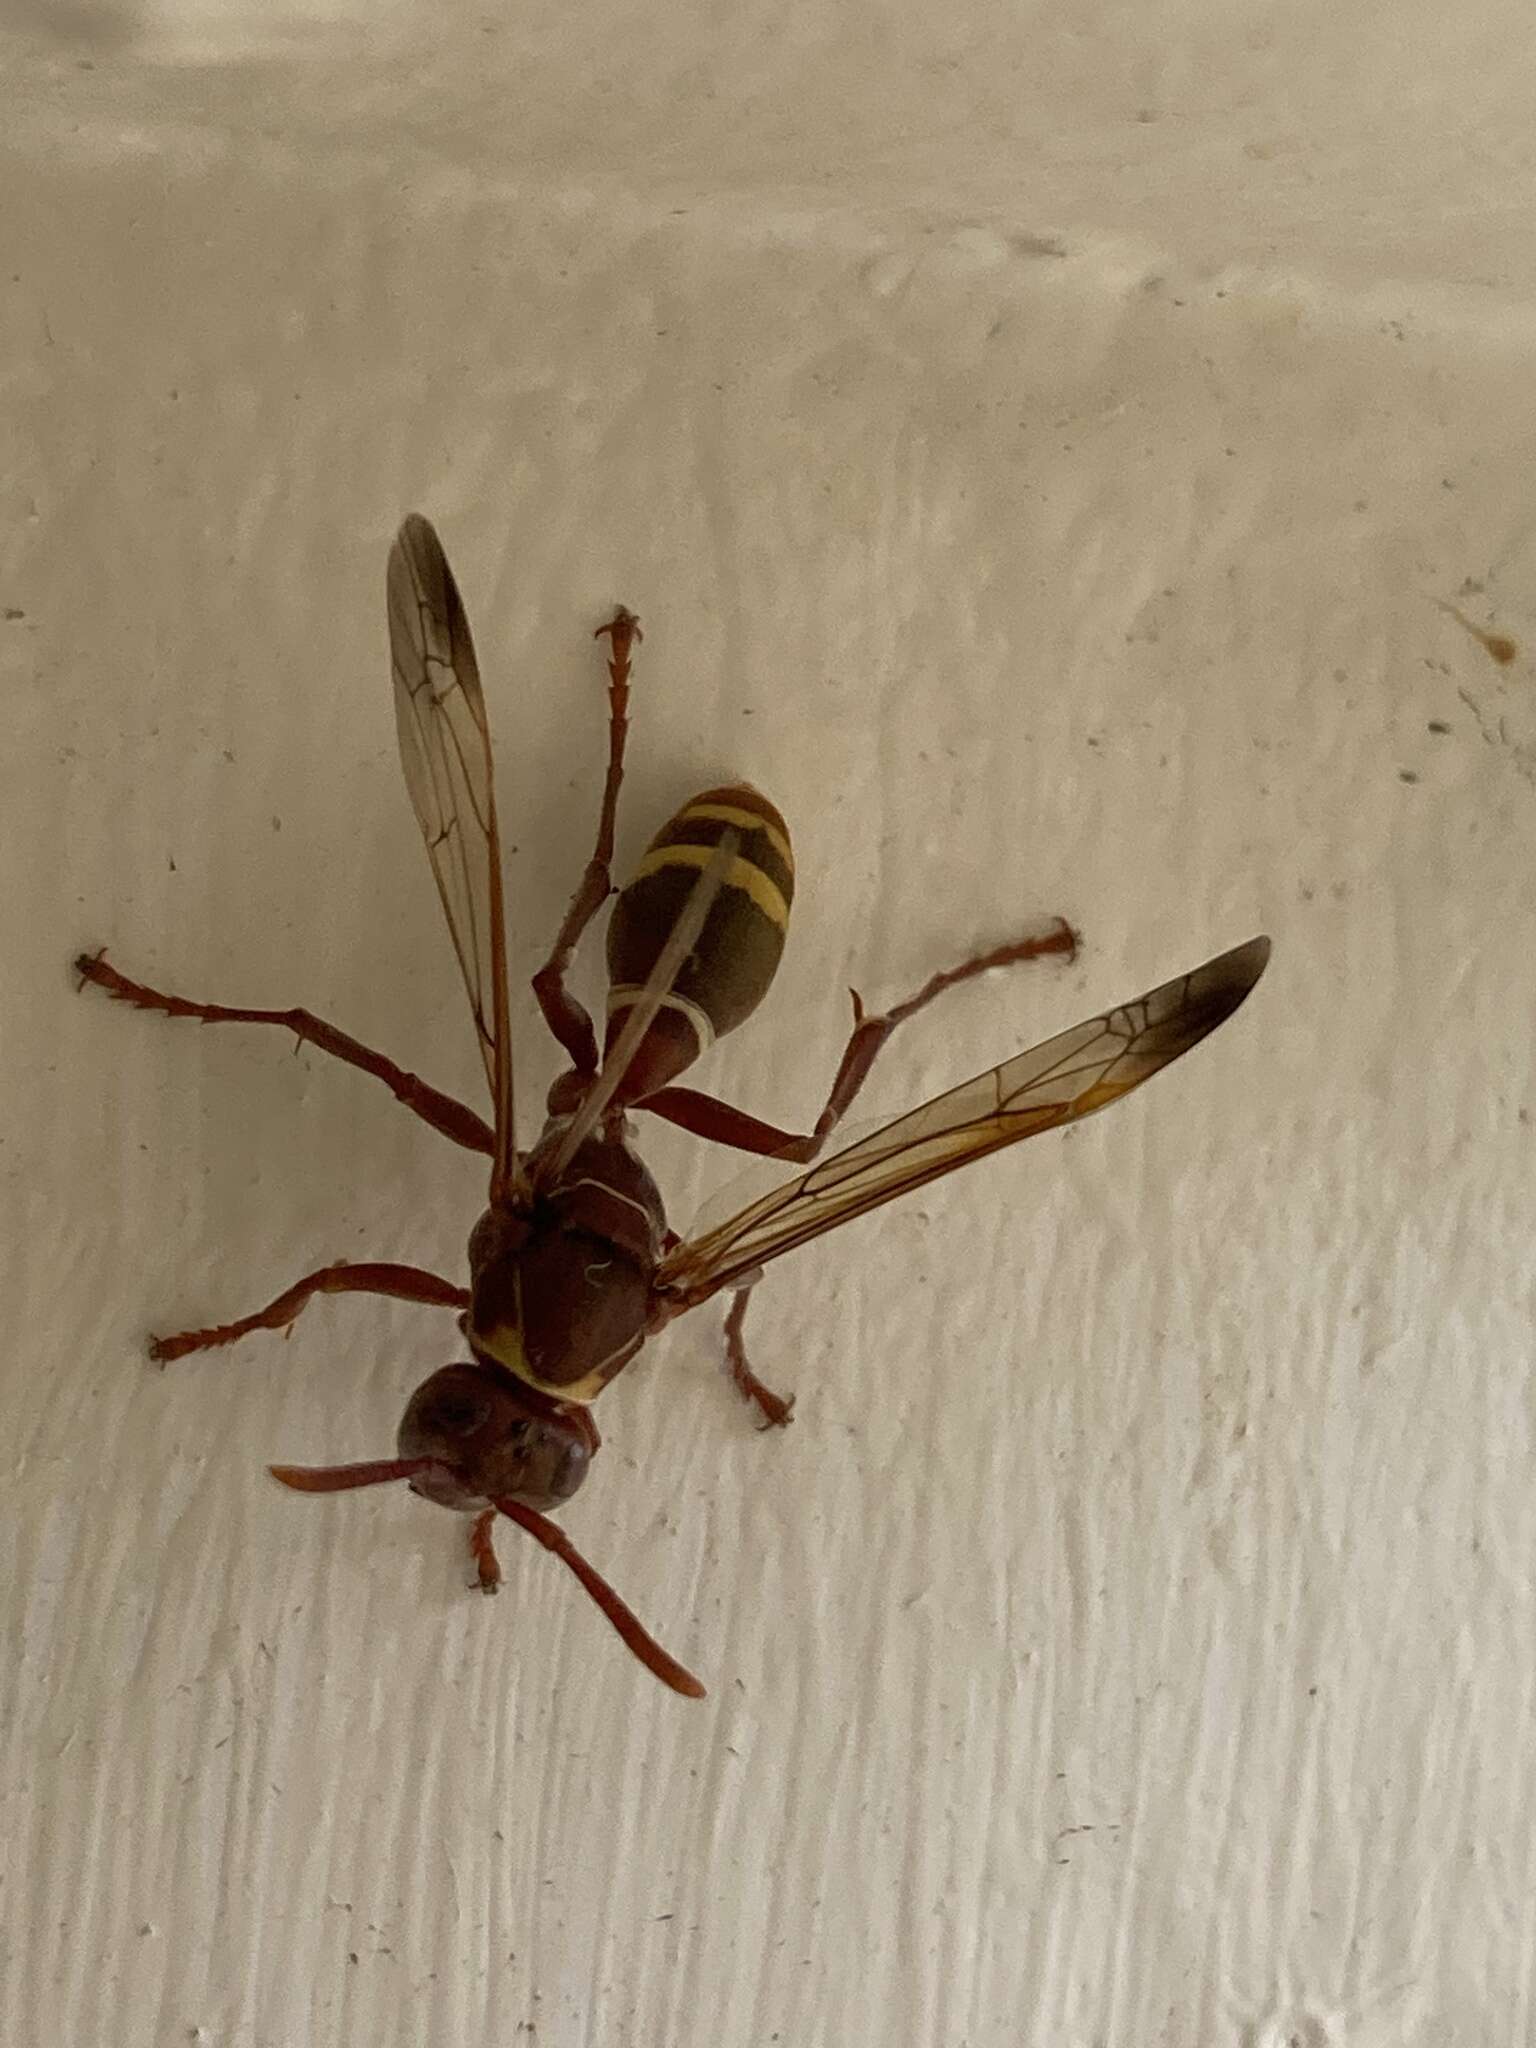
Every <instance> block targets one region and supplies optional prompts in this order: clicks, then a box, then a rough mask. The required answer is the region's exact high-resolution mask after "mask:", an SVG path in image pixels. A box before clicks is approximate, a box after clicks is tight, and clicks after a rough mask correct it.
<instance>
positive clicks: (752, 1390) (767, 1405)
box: [725, 1287, 795, 1429]
mask: <svg viewBox="0 0 1536 2048" xmlns="http://www.w3.org/2000/svg"><path fill="white" fill-rule="evenodd" d="M751 1293H752V1289H751V1288H750V1287H738V1288H737V1290H736V1292H735V1293H734V1294H733V1295H732V1296H731V1306H730V1312H729V1313H728V1314H727V1316H726V1318H725V1356H726V1361H727V1363H728V1364H729V1366H730V1368H731V1379H732V1381H733V1382H734V1384H735V1386H736V1390H737V1392H738V1393H739V1394H740V1395H741V1396H742V1398H743V1399H744V1400H747V1401H755V1402H756V1403H757V1405H758V1407H759V1408H761V1409H762V1411H763V1421H762V1423H761V1424H760V1427H761V1428H763V1429H787V1428H788V1427H789V1420H790V1410H791V1409H792V1408H793V1407H794V1405H795V1397H794V1395H793V1394H791V1395H790V1397H789V1399H788V1400H787V1401H786V1400H785V1399H784V1396H783V1395H782V1394H776V1393H775V1392H774V1391H773V1389H772V1387H765V1386H764V1385H763V1383H762V1381H761V1380H760V1379H759V1378H758V1376H757V1374H756V1373H755V1372H754V1371H753V1370H752V1368H751V1366H750V1365H749V1364H748V1363H747V1347H746V1342H745V1339H744V1338H743V1336H742V1330H743V1328H744V1327H745V1324H746V1320H747V1301H748V1299H749V1297H750V1296H751Z"/></svg>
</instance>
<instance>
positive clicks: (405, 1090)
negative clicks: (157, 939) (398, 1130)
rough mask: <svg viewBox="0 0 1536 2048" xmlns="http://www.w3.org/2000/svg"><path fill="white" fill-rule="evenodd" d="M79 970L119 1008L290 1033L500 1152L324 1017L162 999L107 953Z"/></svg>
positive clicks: (446, 1126)
mask: <svg viewBox="0 0 1536 2048" xmlns="http://www.w3.org/2000/svg"><path fill="white" fill-rule="evenodd" d="M75 970H76V972H77V973H78V974H79V975H80V978H81V979H82V980H83V981H88V982H91V983H92V984H93V985H94V986H95V987H97V988H99V989H105V991H106V993H107V994H108V995H109V996H111V997H113V998H114V999H115V1000H116V1001H117V1002H120V1003H132V1004H133V1005H134V1007H135V1008H136V1009H140V1010H159V1011H160V1012H161V1013H162V1014H163V1015H164V1016H167V1017H193V1018H196V1019H197V1021H198V1022H199V1023H202V1024H278V1025H281V1027H282V1028H283V1030H285V1031H291V1032H292V1033H293V1035H294V1036H295V1038H297V1039H298V1040H299V1041H300V1043H301V1044H304V1045H313V1046H315V1047H316V1048H317V1049H318V1050H319V1051H321V1052H328V1053H330V1054H331V1055H332V1056H333V1058H335V1059H338V1060H344V1061H345V1062H346V1064H347V1065H348V1066H349V1067H358V1068H360V1069H361V1071H362V1072H363V1073H365V1074H372V1075H373V1077H374V1078H375V1080H379V1081H382V1082H383V1083H384V1085H385V1087H386V1088H388V1089H389V1091H390V1092H391V1094H392V1095H393V1096H394V1097H395V1100H396V1101H397V1102H403V1103H404V1104H405V1106H406V1108H407V1109H410V1110H414V1111H415V1113H416V1115H417V1116H419V1117H420V1118H421V1119H422V1121H423V1122H424V1123H429V1124H430V1125H431V1126H432V1128H433V1130H434V1131H441V1132H442V1134H443V1136H444V1137H445V1138H452V1140H453V1142H454V1143H455V1144H456V1145H463V1146H464V1147H465V1148H466V1149H467V1150H468V1151H471V1152H484V1153H486V1154H487V1155H490V1154H491V1153H493V1152H494V1151H495V1149H496V1146H495V1139H494V1138H493V1136H492V1134H491V1127H490V1125H489V1124H488V1123H486V1121H485V1120H484V1118H483V1117H478V1116H476V1114H475V1112H474V1111H473V1110H472V1109H470V1108H468V1107H467V1106H466V1105H465V1104H464V1103H462V1102H456V1101H455V1100H454V1098H453V1097H452V1096H451V1095H444V1094H443V1092H442V1090H441V1089H438V1088H434V1087H433V1086H432V1085H431V1083H430V1082H427V1081H423V1080H422V1078H421V1077H420V1075H419V1074H410V1073H407V1072H406V1070H405V1068H404V1067H397V1066H396V1065H395V1063H394V1061H393V1060H391V1059H386V1058H385V1057H384V1055H383V1053H380V1052H373V1051H371V1050H370V1049H369V1047H368V1046H366V1045H362V1044H360V1043H359V1042H358V1040H357V1039H355V1038H351V1037H349V1036H348V1034H347V1033H346V1032H345V1031H338V1030H337V1028H336V1026H335V1025H334V1024H327V1023H326V1022H325V1019H324V1018H323V1017H316V1016H315V1015H313V1013H312V1012H311V1011H309V1010H246V1009H234V1008H231V1007H230V1006H228V1005H227V1004H224V1003H195V1002H191V1001H189V1000H188V998H187V997H185V996H169V995H164V994H162V992H161V991H160V990H159V989H155V988H149V987H147V986H146V984H145V983H143V982H142V981H130V980H129V979H128V977H127V975H126V974H120V973H119V972H118V970H117V969H116V968H115V967H113V966H111V965H110V964H109V963H108V960H107V957H106V955H105V953H82V954H81V955H80V957H79V959H78V960H77V961H76V962H75Z"/></svg>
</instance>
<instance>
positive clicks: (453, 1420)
mask: <svg viewBox="0 0 1536 2048" xmlns="http://www.w3.org/2000/svg"><path fill="white" fill-rule="evenodd" d="M597 1445H598V1437H597V1431H596V1429H595V1428H594V1427H593V1425H592V1422H591V1420H590V1418H589V1417H588V1416H587V1415H586V1414H585V1413H584V1411H582V1410H581V1409H578V1408H571V1407H567V1406H563V1405H562V1404H561V1403H559V1402H555V1401H550V1400H547V1399H546V1398H544V1397H543V1396H541V1395H539V1394H536V1393H534V1392H533V1390H532V1389H529V1388H523V1387H520V1386H519V1385H518V1384H517V1382H516V1381H515V1380H514V1379H513V1378H512V1377H511V1375H510V1374H509V1373H506V1372H503V1371H502V1370H501V1369H500V1368H499V1367H497V1366H494V1365H490V1364H476V1365H445V1366H444V1367H443V1368H442V1370H441V1371H440V1372H435V1373H433V1375H432V1377H431V1378H430V1379H427V1380H423V1381H422V1383H421V1385H420V1386H419V1387H418V1388H417V1389H416V1391H415V1393H414V1394H412V1396H411V1399H410V1405H409V1406H408V1407H407V1409H406V1411H405V1414H404V1415H403V1416H402V1417H401V1421H400V1433H399V1446H400V1455H401V1457H402V1458H431V1459H432V1461H433V1466H432V1469H431V1470H430V1471H427V1472H422V1473H419V1474H418V1475H417V1476H416V1477H415V1478H414V1479H412V1481H411V1486H412V1489H413V1491H415V1492H416V1493H419V1494H421V1495H422V1497H423V1498H424V1499H426V1500H431V1501H436V1502H437V1503H438V1505H439V1506H440V1507H445V1508H466V1509H468V1508H479V1507H483V1506H484V1505H485V1504H486V1502H487V1501H491V1500H517V1501H521V1502H522V1503H523V1505H524V1506H525V1507H530V1508H539V1509H548V1508H555V1507H559V1505H560V1504H561V1502H562V1501H567V1500H569V1499H570V1497H571V1495H572V1494H573V1493H574V1492H575V1491H576V1489H577V1488H578V1487H579V1486H580V1485H581V1482H582V1481H583V1479H585V1478H586V1476H587V1467H588V1466H589V1465H590V1464H591V1462H592V1456H593V1453H594V1452H595V1451H596V1449H597Z"/></svg>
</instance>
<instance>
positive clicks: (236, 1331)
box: [149, 1264, 469, 1365]
mask: <svg viewBox="0 0 1536 2048" xmlns="http://www.w3.org/2000/svg"><path fill="white" fill-rule="evenodd" d="M317 1294H389V1295H393V1296H394V1298H395V1300H396V1301H422V1302H426V1303H428V1304H429V1305H430V1306H432V1307H434V1308H459V1309H463V1308H468V1306H469V1291H468V1289H467V1288H464V1287H456V1286H455V1285H454V1283H453V1282H452V1281H451V1280H443V1279H440V1278H439V1276H438V1275H437V1274H436V1273H428V1272H425V1271H424V1270H423V1269H422V1268H421V1267H420V1266H391V1265H379V1264H374V1265H357V1266H353V1265H340V1266H322V1267H320V1269H319V1271H318V1272H314V1273H306V1274H305V1275H304V1278H303V1279H302V1280H296V1281H295V1282H294V1283H293V1285H292V1286H291V1287H290V1288H288V1289H287V1290H286V1291H285V1292H284V1293H282V1294H280V1295H279V1296H278V1297H277V1299H276V1300H275V1301H269V1302H268V1303H267V1305H266V1307H265V1308H259V1309H257V1310H256V1312H255V1314H254V1315H249V1316H241V1318H240V1319H239V1321H238V1322H234V1323H218V1324H215V1325H214V1327H213V1328H212V1329H208V1330H183V1331H181V1332H180V1333H179V1334H178V1335H177V1336H174V1337H154V1338H151V1340H150V1346H149V1355H150V1357H151V1358H153V1359H154V1360H155V1361H156V1363H157V1364H159V1365H169V1363H170V1362H171V1360H172V1359H173V1358H185V1357H186V1356H187V1353H188V1352H189V1351H216V1350H217V1349H218V1347H219V1346H220V1345H221V1344H233V1343H234V1342H235V1340H236V1338H237V1337H248V1336H249V1335H250V1333H251V1332H252V1331H253V1330H288V1329H289V1328H291V1327H292V1325H293V1323H294V1322H295V1321H296V1320H297V1318H298V1316H299V1313H300V1311H301V1310H302V1309H304V1308H305V1307H306V1306H307V1305H308V1304H309V1302H310V1301H312V1300H313V1298H314V1297H315V1295H317Z"/></svg>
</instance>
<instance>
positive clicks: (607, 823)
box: [533, 605, 642, 1075]
mask: <svg viewBox="0 0 1536 2048" xmlns="http://www.w3.org/2000/svg"><path fill="white" fill-rule="evenodd" d="M605 633H606V634H607V635H608V639H609V643H610V650H609V656H608V777H607V780H606V781H605V782H604V784H603V804H602V809H601V810H600V811H599V813H598V819H597V843H596V845H595V846H594V847H593V849H592V858H591V859H590V860H589V861H588V862H587V865H586V869H585V871H584V872H583V874H582V877H581V880H580V882H579V883H578V884H577V888H576V893H575V895H574V896H573V897H572V898H571V903H570V908H569V909H568V910H567V911H566V913H565V922H564V923H563V924H562V925H561V927H560V930H559V933H558V935H557V936H556V939H555V943H554V945H553V946H552V947H551V948H550V954H549V958H548V959H547V960H546V961H545V962H544V965H543V966H542V967H541V968H540V969H539V971H538V973H537V974H536V975H535V976H534V977H533V992H534V994H535V995H536V996H537V997H538V1000H539V1008H540V1009H541V1010H542V1011H543V1013H544V1022H545V1023H546V1024H547V1025H548V1026H549V1028H550V1030H551V1031H552V1032H553V1034H554V1036H555V1037H556V1038H557V1039H558V1040H559V1042H560V1044H561V1045H563V1046H564V1048H565V1050H566V1052H567V1053H568V1054H569V1056H570V1061H571V1065H572V1066H573V1067H574V1068H575V1069H576V1071H577V1073H578V1074H583V1075H588V1074H595V1073H596V1072H597V1034H596V1032H595V1031H594V1030H593V1028H592V1019H591V1018H590V1017H589V1016H588V1015H587V1013H586V1011H585V1009H583V1007H582V1005H581V1004H580V1003H578V1002H577V1000H576V998H575V997H574V996H573V995H572V994H571V992H570V990H569V989H568V988H567V987H566V985H565V975H566V970H567V968H568V967H569V966H570V964H571V959H572V956H573V955H574V953H575V951H576V947H577V945H578V943H579V942H580V939H581V935H582V933H583V932H584V931H585V930H586V928H587V926H588V925H589V924H590V923H591V922H592V920H593V918H594V917H596V915H597V913H598V912H599V911H600V910H601V909H602V907H603V905H604V904H605V903H606V902H607V901H608V898H609V897H610V896H611V895H612V894H613V874H612V872H611V863H612V860H613V828H614V819H615V816H616V814H617V812H618V807H619V785H620V783H621V782H622V781H623V780H624V742H625V740H626V739H627V738H628V736H629V657H630V650H631V648H632V647H633V646H634V644H635V642H636V641H637V640H638V639H640V638H641V637H642V636H641V632H640V621H639V620H638V619H637V618H636V617H635V615H634V613H633V612H628V611H626V610H625V609H624V607H623V605H620V606H619V608H618V610H617V611H616V612H615V613H614V615H613V617H612V618H611V619H610V620H609V621H608V623H607V625H606V626H599V627H598V629H597V631H596V633H594V634H593V636H592V637H593V639H594V640H600V639H601V638H602V636H603V635H604V634H605Z"/></svg>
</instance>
